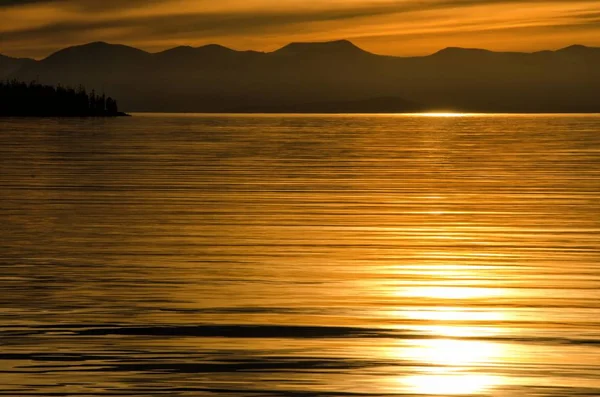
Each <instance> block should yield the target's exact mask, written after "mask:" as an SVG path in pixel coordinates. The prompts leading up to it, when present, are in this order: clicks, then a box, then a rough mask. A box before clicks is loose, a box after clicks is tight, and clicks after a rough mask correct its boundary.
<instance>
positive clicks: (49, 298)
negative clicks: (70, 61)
mask: <svg viewBox="0 0 600 397" xmlns="http://www.w3.org/2000/svg"><path fill="white" fill-rule="evenodd" d="M0 161H1V168H0V186H1V196H0V210H1V222H0V233H1V234H0V235H1V237H2V238H1V240H0V395H2V396H28V395H31V396H62V395H68V396H157V395H168V396H199V395H215V396H217V395H218V396H246V395H247V396H279V395H291V396H303V397H304V396H313V395H327V396H338V395H344V396H346V395H348V394H357V395H361V396H362V395H377V396H382V395H409V396H413V395H414V396H422V395H475V396H479V395H481V396H598V395H600V116H575V115H573V116H471V117H425V116H206V115H204V116H203V115H185V116H182V115H179V116H177V115H137V117H134V118H123V119H115V120H52V119H45V120H26V119H2V120H0ZM213 393H214V394H213Z"/></svg>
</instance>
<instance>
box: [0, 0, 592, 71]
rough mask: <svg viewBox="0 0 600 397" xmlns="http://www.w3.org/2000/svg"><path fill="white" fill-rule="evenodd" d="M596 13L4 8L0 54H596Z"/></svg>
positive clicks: (579, 0) (325, 2)
mask: <svg viewBox="0 0 600 397" xmlns="http://www.w3.org/2000/svg"><path fill="white" fill-rule="evenodd" d="M599 11H600V1H599V0H553V1H539V0H420V1H413V0H319V1H305V0H283V1H282V0H220V1H214V0H102V1H99V0H3V1H1V2H0V21H1V23H0V53H3V54H6V55H11V56H13V57H30V58H36V59H40V58H42V57H44V56H45V55H47V54H49V53H51V52H54V51H57V50H59V49H61V48H64V47H68V46H72V45H76V44H79V43H81V42H93V41H108V42H118V43H124V44H127V45H130V46H135V47H137V48H141V49H144V50H146V51H150V52H157V51H161V50H164V49H168V48H172V47H176V46H178V45H189V46H193V47H198V46H201V45H205V44H210V43H221V44H224V45H226V46H228V47H231V48H234V49H238V50H256V51H273V50H275V49H277V48H279V47H281V46H283V45H285V44H286V43H289V42H295V41H329V40H334V39H337V38H339V37H344V38H348V39H350V40H352V41H353V42H354V43H356V44H358V45H360V46H361V47H362V48H365V49H367V50H368V51H370V52H373V53H377V54H386V55H402V56H413V55H428V54H431V53H433V52H435V51H436V50H438V49H440V48H444V47H448V46H459V47H477V48H488V49H491V50H494V51H537V50H542V49H558V48H562V47H566V46H567V45H570V44H573V43H578V44H584V45H588V46H600V13H599Z"/></svg>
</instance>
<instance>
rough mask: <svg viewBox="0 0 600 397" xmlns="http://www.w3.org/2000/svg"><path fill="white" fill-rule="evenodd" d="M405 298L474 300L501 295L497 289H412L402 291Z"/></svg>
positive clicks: (500, 291)
mask: <svg viewBox="0 0 600 397" xmlns="http://www.w3.org/2000/svg"><path fill="white" fill-rule="evenodd" d="M403 292H404V293H405V294H406V295H407V296H414V297H421V298H438V299H475V298H488V297H492V296H498V295H502V292H503V291H502V290H500V289H498V288H482V287H412V288H410V289H407V290H405V291H403Z"/></svg>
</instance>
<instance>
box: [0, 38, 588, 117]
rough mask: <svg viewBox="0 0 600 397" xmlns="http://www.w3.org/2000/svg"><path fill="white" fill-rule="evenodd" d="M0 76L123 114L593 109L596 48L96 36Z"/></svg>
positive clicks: (11, 66) (1, 60)
mask: <svg viewBox="0 0 600 397" xmlns="http://www.w3.org/2000/svg"><path fill="white" fill-rule="evenodd" d="M4 79H17V80H21V81H31V80H36V81H38V82H40V83H44V84H54V85H56V84H61V85H64V86H75V87H77V86H79V85H83V86H85V87H86V88H87V89H88V90H91V89H95V90H96V91H99V92H100V91H102V92H106V93H107V94H108V95H111V96H113V97H116V98H118V99H119V105H120V107H121V108H122V109H124V110H127V111H132V112H135V111H159V112H412V111H423V110H440V111H441V110H443V111H469V112H600V95H599V93H600V48H595V47H586V46H582V45H573V46H570V47H566V48H563V49H560V50H556V51H540V52H534V53H518V52H493V51H488V50H482V49H467V48H454V47H450V48H446V49H443V50H441V51H439V52H437V53H435V54H432V55H429V56H421V57H394V56H384V55H376V54H373V53H370V52H367V51H364V50H363V49H361V48H359V47H357V46H356V45H354V44H353V43H351V42H350V41H347V40H339V41H332V42H322V43H291V44H288V45H286V46H285V47H283V48H281V49H279V50H276V51H273V52H257V51H235V50H232V49H229V48H226V47H223V46H220V45H216V44H211V45H206V46H203V47H186V46H181V47H176V48H172V49H169V50H166V51H162V52H158V53H149V52H146V51H143V50H140V49H137V48H133V47H129V46H125V45H117V44H108V43H104V42H95V43H90V44H85V45H81V46H74V47H69V48H65V49H63V50H60V51H57V52H55V53H54V54H52V55H50V56H48V57H47V58H45V59H42V60H39V61H38V60H32V59H17V58H10V57H7V56H4V55H0V80H4Z"/></svg>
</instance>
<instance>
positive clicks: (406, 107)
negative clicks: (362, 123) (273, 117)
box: [229, 97, 428, 113]
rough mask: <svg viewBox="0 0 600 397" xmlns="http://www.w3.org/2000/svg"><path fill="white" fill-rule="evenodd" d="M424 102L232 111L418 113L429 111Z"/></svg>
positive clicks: (388, 99)
mask: <svg viewBox="0 0 600 397" xmlns="http://www.w3.org/2000/svg"><path fill="white" fill-rule="evenodd" d="M427 110H428V108H427V107H426V106H424V105H422V104H418V103H415V102H411V101H407V100H405V99H403V98H394V97H385V98H372V99H360V100H354V101H333V102H313V103H300V104H283V105H273V106H264V105H263V106H261V105H258V106H253V105H249V106H243V107H237V108H231V109H229V112H231V113H260V112H264V113H417V112H424V111H427Z"/></svg>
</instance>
